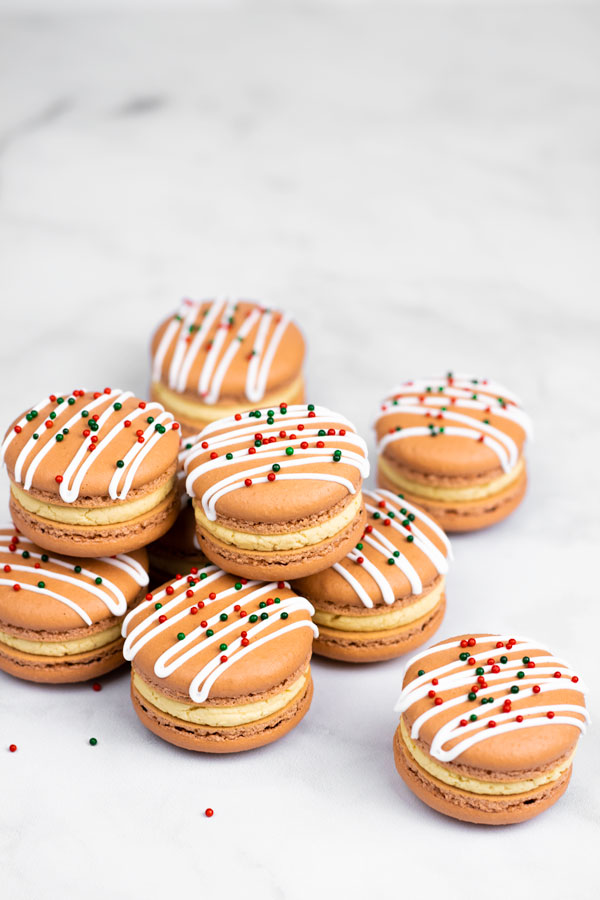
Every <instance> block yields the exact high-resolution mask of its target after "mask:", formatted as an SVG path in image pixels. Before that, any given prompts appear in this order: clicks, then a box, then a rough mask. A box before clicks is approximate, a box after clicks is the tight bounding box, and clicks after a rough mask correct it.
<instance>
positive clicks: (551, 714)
mask: <svg viewBox="0 0 600 900" xmlns="http://www.w3.org/2000/svg"><path fill="white" fill-rule="evenodd" d="M546 716H547V717H548V718H549V719H553V718H554V713H553V712H552V710H550V712H547V713H546Z"/></svg>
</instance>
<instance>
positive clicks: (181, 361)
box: [151, 299, 305, 434]
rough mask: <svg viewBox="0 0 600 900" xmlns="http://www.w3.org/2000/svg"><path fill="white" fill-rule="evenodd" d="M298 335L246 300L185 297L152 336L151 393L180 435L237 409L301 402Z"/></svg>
mask: <svg viewBox="0 0 600 900" xmlns="http://www.w3.org/2000/svg"><path fill="white" fill-rule="evenodd" d="M304 352H305V347H304V338H303V337H302V333H301V332H300V330H299V328H298V327H297V325H296V324H295V323H294V322H293V321H292V319H291V318H290V316H288V315H287V313H284V312H280V311H278V310H274V309H267V308H266V307H264V306H262V305H261V304H259V303H254V302H252V301H249V300H235V301H234V300H227V299H222V300H201V301H194V300H184V301H183V302H182V304H181V306H180V308H179V310H178V311H177V312H176V313H175V314H174V315H171V316H169V318H168V319H166V320H165V321H164V322H162V323H161V325H159V327H158V329H157V330H156V332H155V334H154V337H153V339H152V350H151V353H152V387H151V396H152V398H153V399H155V400H158V401H159V402H160V403H162V404H163V405H164V406H165V408H166V409H169V410H171V412H172V413H173V414H174V415H175V417H176V418H177V420H178V421H179V422H181V425H182V428H183V431H184V433H185V434H193V433H195V432H197V431H200V430H201V429H202V428H203V427H204V426H205V425H207V424H208V423H209V422H213V421H215V419H221V418H223V417H226V416H230V415H234V414H235V413H236V412H241V411H243V410H246V409H249V408H250V407H255V406H256V405H257V404H259V405H261V406H267V407H268V406H274V405H276V404H277V403H279V402H280V401H284V402H287V403H289V404H292V403H301V402H302V401H303V400H304V380H303V376H302V364H303V361H304Z"/></svg>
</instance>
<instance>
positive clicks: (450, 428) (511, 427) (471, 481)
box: [375, 372, 531, 531]
mask: <svg viewBox="0 0 600 900" xmlns="http://www.w3.org/2000/svg"><path fill="white" fill-rule="evenodd" d="M375 430H376V433H377V442H378V454H379V457H378V475H377V483H378V485H379V486H380V487H383V488H386V489H388V490H390V491H393V492H394V493H401V494H403V495H404V497H405V498H406V499H407V500H410V501H412V502H414V503H418V504H419V505H420V506H422V507H423V509H425V510H426V511H427V512H428V513H431V515H433V516H434V517H435V519H436V521H437V522H438V523H439V524H440V525H441V526H442V527H443V528H444V529H445V530H446V531H473V530H475V529H478V528H485V527H486V526H488V525H493V524H494V523H495V522H499V521H500V520H501V519H504V518H505V517H506V516H507V515H509V514H510V513H511V512H512V511H513V510H514V509H515V508H516V507H517V506H518V505H519V503H520V502H521V500H522V499H523V496H524V494H525V488H526V484H527V474H526V466H525V459H524V455H523V450H524V446H525V441H526V438H527V437H528V436H530V435H531V423H530V420H529V417H528V416H527V414H526V413H525V412H524V411H523V410H522V409H521V407H520V405H519V401H518V399H517V398H516V397H515V395H514V394H512V393H510V392H509V391H507V390H506V388H504V387H503V386H502V385H500V384H497V383H496V382H493V381H489V380H488V379H481V378H473V377H471V376H470V375H455V374H453V373H452V372H449V373H448V374H447V375H446V376H445V377H443V378H437V377H436V378H426V379H418V380H413V381H406V382H404V383H403V384H401V385H400V386H399V387H396V388H394V390H393V391H391V392H390V394H389V395H388V396H387V397H386V399H385V400H384V401H383V402H382V404H381V408H380V412H379V416H378V418H377V421H376V424H375Z"/></svg>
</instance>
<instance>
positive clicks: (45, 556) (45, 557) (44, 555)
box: [42, 553, 48, 562]
mask: <svg viewBox="0 0 600 900" xmlns="http://www.w3.org/2000/svg"><path fill="white" fill-rule="evenodd" d="M42 562H48V556H47V555H46V554H45V553H42Z"/></svg>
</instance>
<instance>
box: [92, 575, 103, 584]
mask: <svg viewBox="0 0 600 900" xmlns="http://www.w3.org/2000/svg"><path fill="white" fill-rule="evenodd" d="M94 581H95V582H96V584H102V579H101V578H100V576H99V575H98V577H97V578H94Z"/></svg>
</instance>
